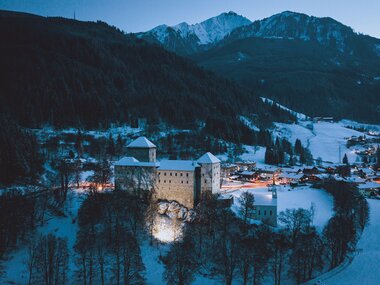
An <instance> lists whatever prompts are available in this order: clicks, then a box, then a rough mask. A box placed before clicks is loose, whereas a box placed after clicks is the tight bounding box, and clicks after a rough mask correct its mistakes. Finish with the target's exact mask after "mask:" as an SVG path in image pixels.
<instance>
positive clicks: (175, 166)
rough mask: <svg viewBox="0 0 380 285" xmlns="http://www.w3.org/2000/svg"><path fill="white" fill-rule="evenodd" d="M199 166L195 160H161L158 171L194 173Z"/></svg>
mask: <svg viewBox="0 0 380 285" xmlns="http://www.w3.org/2000/svg"><path fill="white" fill-rule="evenodd" d="M198 166H199V164H197V162H196V161H193V160H161V161H160V166H159V168H158V170H179V171H194V170H195V168H196V167H198Z"/></svg>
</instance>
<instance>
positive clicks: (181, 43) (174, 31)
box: [137, 12, 251, 55]
mask: <svg viewBox="0 0 380 285" xmlns="http://www.w3.org/2000/svg"><path fill="white" fill-rule="evenodd" d="M249 24H251V21H250V20H248V19H247V18H245V17H243V16H240V15H238V14H236V13H234V12H228V13H223V14H220V15H219V16H216V17H213V18H210V19H208V20H206V21H203V22H201V23H197V24H194V25H189V24H187V23H185V22H184V23H180V24H178V25H175V26H167V25H160V26H158V27H156V28H154V29H152V30H150V31H147V32H145V33H139V34H137V36H138V37H139V38H142V39H145V40H147V41H149V42H152V43H156V44H160V45H162V46H163V47H165V48H166V49H168V50H170V51H173V52H176V53H178V54H181V55H186V54H191V53H194V52H198V51H201V50H203V49H205V48H206V47H207V46H208V45H212V44H215V43H217V42H219V41H220V40H222V39H223V38H224V37H225V36H227V35H228V34H229V33H231V31H233V30H234V29H236V28H238V27H243V26H246V25H249Z"/></svg>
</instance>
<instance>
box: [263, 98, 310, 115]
mask: <svg viewBox="0 0 380 285" xmlns="http://www.w3.org/2000/svg"><path fill="white" fill-rule="evenodd" d="M260 98H261V100H262V101H263V102H264V103H267V104H271V105H272V104H276V106H277V107H279V108H281V109H282V110H285V111H288V112H289V113H291V114H292V115H293V116H295V117H296V118H297V119H299V120H307V119H308V118H309V117H308V116H306V115H305V114H302V113H298V112H295V111H293V110H291V109H289V108H288V107H285V106H283V105H281V104H279V103H275V102H274V101H273V100H271V99H268V98H265V97H260Z"/></svg>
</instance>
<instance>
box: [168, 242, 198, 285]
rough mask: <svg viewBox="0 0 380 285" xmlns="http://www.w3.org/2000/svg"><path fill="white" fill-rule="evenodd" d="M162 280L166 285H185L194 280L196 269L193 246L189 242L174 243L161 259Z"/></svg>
mask: <svg viewBox="0 0 380 285" xmlns="http://www.w3.org/2000/svg"><path fill="white" fill-rule="evenodd" d="M163 259H164V264H165V272H164V275H163V278H164V280H165V281H166V283H167V284H168V285H174V284H176V285H177V284H178V285H187V284H191V282H192V281H193V280H194V275H195V270H196V268H197V266H198V265H197V262H196V255H195V253H194V245H193V243H192V242H191V241H190V240H186V241H177V242H174V243H173V244H172V246H171V248H170V251H169V252H168V253H167V255H166V256H165V257H164V258H163Z"/></svg>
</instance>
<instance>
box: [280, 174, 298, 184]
mask: <svg viewBox="0 0 380 285" xmlns="http://www.w3.org/2000/svg"><path fill="white" fill-rule="evenodd" d="M303 176H304V175H303V174H302V173H289V172H284V173H281V174H280V175H279V176H278V178H279V179H280V183H281V184H290V183H298V181H299V180H300V179H301V178H302V177H303Z"/></svg>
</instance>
